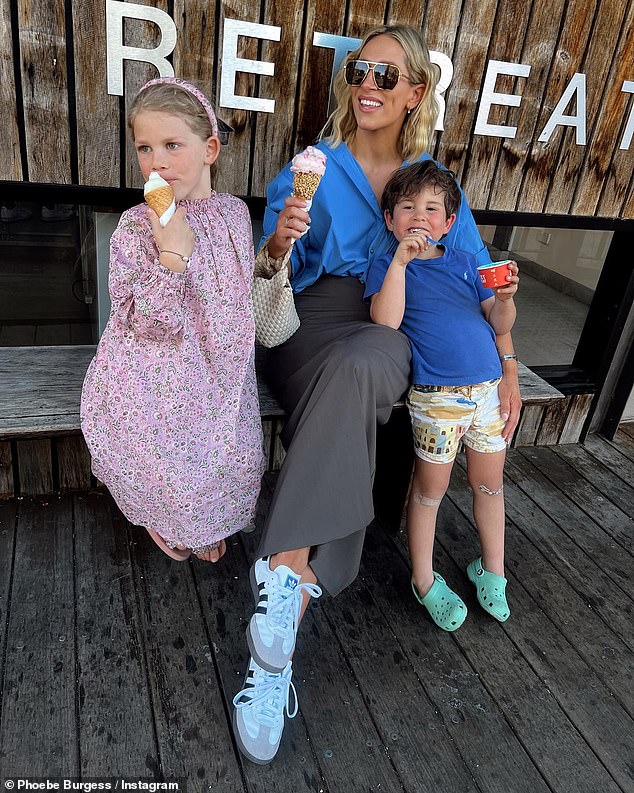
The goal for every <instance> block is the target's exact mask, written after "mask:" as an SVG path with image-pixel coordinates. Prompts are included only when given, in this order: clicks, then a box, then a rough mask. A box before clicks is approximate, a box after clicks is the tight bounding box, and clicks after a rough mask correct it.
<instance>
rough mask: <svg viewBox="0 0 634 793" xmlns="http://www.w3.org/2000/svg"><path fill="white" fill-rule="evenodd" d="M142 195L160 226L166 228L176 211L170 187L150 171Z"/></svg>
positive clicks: (154, 172)
mask: <svg viewBox="0 0 634 793" xmlns="http://www.w3.org/2000/svg"><path fill="white" fill-rule="evenodd" d="M143 195H144V197H145V201H146V203H147V205H148V206H149V207H151V208H152V209H153V210H154V211H155V212H156V214H157V215H158V217H159V223H160V224H161V226H166V225H167V222H168V220H169V219H170V218H171V217H172V215H173V214H174V212H175V211H176V202H175V201H174V191H173V190H172V186H171V185H170V184H168V183H167V182H166V181H165V179H163V177H162V176H159V174H158V173H156V171H152V173H151V174H150V178H149V179H148V180H147V182H146V183H145V187H144V188H143Z"/></svg>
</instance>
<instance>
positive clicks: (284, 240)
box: [268, 196, 310, 259]
mask: <svg viewBox="0 0 634 793" xmlns="http://www.w3.org/2000/svg"><path fill="white" fill-rule="evenodd" d="M306 206H307V204H306V201H305V200H304V199H303V198H299V196H289V197H288V198H287V199H286V201H285V202H284V209H283V210H282V211H281V212H280V214H279V216H278V218H277V225H276V226H275V232H274V234H273V236H272V237H270V239H269V241H268V251H269V256H270V257H271V259H279V258H280V256H283V255H284V254H285V253H286V251H287V250H288V249H289V248H290V247H291V245H292V244H293V243H294V242H295V240H298V239H299V238H300V237H301V236H302V234H303V233H304V232H305V231H306V229H307V228H308V226H309V225H310V215H309V214H308V211H307V210H306Z"/></svg>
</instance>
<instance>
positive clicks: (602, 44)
mask: <svg viewBox="0 0 634 793" xmlns="http://www.w3.org/2000/svg"><path fill="white" fill-rule="evenodd" d="M135 2H136V4H137V5H151V6H154V7H156V8H159V9H161V10H162V11H164V12H166V13H168V14H169V15H170V16H171V17H172V19H173V20H174V22H175V24H176V28H177V31H178V38H177V44H176V49H175V51H174V53H173V55H172V56H171V57H172V62H173V65H174V68H175V71H176V73H177V74H178V75H180V76H184V77H186V78H188V79H193V80H196V81H198V82H199V83H200V84H201V85H202V86H203V87H204V88H205V89H206V90H207V92H208V93H210V94H211V95H212V96H213V97H214V98H215V99H216V100H217V98H218V93H219V87H218V86H219V80H218V75H219V68H220V64H221V60H222V51H221V50H222V47H221V44H222V36H223V31H224V24H225V20H226V19H228V18H231V19H239V20H243V21H247V22H257V23H264V24H270V25H278V26H280V27H281V28H282V32H281V40H280V41H279V42H272V41H264V40H258V39H255V38H246V37H240V38H239V44H238V47H239V51H238V56H239V57H242V58H254V59H258V60H268V61H272V62H274V63H275V75H274V77H266V76H262V77H256V76H255V75H253V74H247V73H238V77H237V85H236V93H238V94H242V95H252V96H253V95H258V96H261V97H266V98H270V99H274V100H275V102H276V112H275V114H267V113H253V112H248V111H243V110H232V109H228V108H221V109H220V111H219V115H220V116H221V118H223V120H224V121H226V122H227V123H228V124H229V125H230V126H231V127H232V128H233V129H234V132H233V134H232V135H231V139H230V145H229V147H227V148H225V149H224V150H223V152H222V156H221V160H220V163H219V176H218V188H219V189H222V190H227V191H230V192H234V193H238V194H242V195H255V196H261V195H264V191H265V188H266V184H267V183H268V182H269V181H270V179H271V178H272V177H273V176H274V175H275V174H276V173H277V171H278V170H279V169H280V168H281V167H282V166H283V165H284V164H285V163H286V162H287V160H288V159H289V158H290V157H291V156H292V154H293V153H294V152H295V151H297V150H298V149H299V148H302V147H304V146H306V145H308V144H309V143H311V142H313V141H314V139H315V136H316V134H317V132H318V131H319V129H320V128H321V127H322V125H323V123H324V121H325V118H326V111H327V106H328V89H329V84H330V74H331V67H332V60H333V51H332V50H330V49H326V48H323V47H316V46H314V45H313V43H312V41H313V34H314V33H315V32H317V31H318V32H323V33H332V34H336V35H344V36H353V37H361V36H362V35H363V34H364V33H365V32H366V31H367V30H368V29H369V28H371V27H373V26H375V25H378V24H381V23H383V22H384V21H388V22H408V23H411V24H414V25H419V26H422V27H423V28H424V29H425V31H426V34H427V39H428V42H429V46H430V48H431V49H434V50H438V51H440V52H443V53H444V54H446V55H447V56H448V57H449V58H450V59H451V60H452V62H453V66H454V78H453V81H452V84H451V85H450V87H449V88H448V90H447V91H446V93H445V100H446V114H445V129H444V132H442V133H439V134H438V135H437V140H436V143H435V146H434V152H433V153H434V154H435V156H436V157H437V158H438V159H439V160H440V161H441V162H443V163H444V164H445V165H447V166H448V167H450V168H452V169H453V170H455V171H456V172H457V173H458V175H459V177H460V179H461V181H462V184H463V187H464V189H465V191H466V193H467V196H468V197H469V200H470V203H471V205H472V206H473V207H474V208H475V209H495V210H501V211H511V212H512V211H527V212H548V213H554V214H561V215H565V214H573V215H587V216H592V215H595V216H601V217H627V218H631V217H634V180H633V179H632V171H633V165H634V157H633V156H632V151H631V150H630V151H625V150H621V149H619V144H620V141H621V139H622V137H623V134H624V131H625V124H626V121H627V118H628V116H629V113H630V112H631V108H632V103H633V102H634V98H633V96H632V94H629V93H625V92H623V91H622V90H621V87H622V84H623V81H624V80H633V79H634V73H633V72H632V63H633V62H634V0H533V2H526V0H428V1H427V2H424V1H423V2H421V0H349V2H348V3H335V4H333V3H331V2H330V0H308V1H307V2H304V1H303V0H278V2H273V0H257V2H254V0H215V2H214V0H135ZM159 35H160V34H159V29H158V27H157V26H156V25H154V24H153V23H150V22H143V21H141V20H136V19H126V21H125V37H124V38H125V43H126V44H127V45H130V46H139V47H145V48H150V47H154V46H156V44H157V43H158V39H159ZM0 48H1V51H2V53H3V57H2V58H1V59H0V111H1V112H2V117H3V133H4V140H5V148H4V151H5V156H4V157H3V158H2V159H1V160H0V181H33V182H53V183H57V184H67V183H75V184H80V185H91V186H92V185H96V186H139V185H140V175H139V173H138V169H137V167H136V158H135V156H134V152H133V150H132V147H131V145H130V143H129V142H128V138H127V134H126V130H125V128H124V126H125V125H124V122H123V118H124V113H125V109H126V107H127V106H128V105H129V103H130V101H131V98H132V97H133V95H134V93H135V92H136V90H137V89H138V87H139V86H140V85H141V84H142V83H143V82H144V81H145V80H146V79H149V78H151V77H154V76H156V70H155V68H154V67H153V66H151V65H149V64H143V63H133V62H126V65H125V83H126V95H125V97H123V98H119V97H114V96H108V94H107V89H106V3H105V0H101V1H100V2H98V3H85V2H81V0H14V2H12V1H11V0H0ZM494 59H495V60H502V61H508V62H512V63H524V64H530V66H531V72H530V75H529V77H528V78H514V77H510V76H503V75H501V76H500V77H499V78H498V81H497V83H496V91H498V92H502V93H504V92H507V93H515V94H518V95H521V97H522V102H521V105H520V107H505V106H499V105H497V106H496V105H493V106H492V108H491V110H490V114H489V122H490V123H497V124H507V125H511V126H516V127H517V134H516V137H515V138H499V137H490V136H481V135H474V134H473V131H474V127H475V120H476V115H477V110H478V104H479V101H480V99H481V91H482V84H483V80H484V75H485V72H486V67H487V63H488V62H489V61H490V60H494ZM579 71H580V72H583V73H584V74H585V75H586V80H587V135H588V139H587V145H585V146H581V145H577V144H576V142H575V131H574V129H572V128H570V127H561V126H560V127H558V128H557V129H556V131H555V133H554V134H553V136H552V137H551V139H550V141H548V142H545V143H539V142H538V137H539V134H540V132H541V130H542V129H543V128H544V126H545V124H546V121H547V120H548V118H549V117H550V115H551V113H552V112H553V109H554V108H555V106H556V105H557V102H558V101H559V99H560V97H561V95H562V93H563V91H564V89H565V87H566V86H567V85H568V83H569V82H570V79H571V78H572V76H573V75H574V73H575V72H579ZM573 110H574V107H572V108H568V109H567V110H566V112H568V113H571V112H573Z"/></svg>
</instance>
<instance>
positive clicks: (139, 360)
mask: <svg viewBox="0 0 634 793" xmlns="http://www.w3.org/2000/svg"><path fill="white" fill-rule="evenodd" d="M179 205H180V206H184V207H185V209H186V211H187V219H188V222H189V224H190V226H191V227H192V229H193V231H194V233H195V235H196V244H195V247H194V252H193V254H192V258H191V262H190V265H189V267H188V269H187V270H186V271H185V272H184V273H175V272H172V271H171V270H168V269H166V268H165V267H163V266H162V265H161V264H160V263H159V260H158V249H157V247H156V243H155V242H154V238H153V236H152V230H151V225H150V221H149V219H148V218H147V217H146V206H145V205H144V204H143V205H140V206H136V207H133V208H132V209H130V210H128V211H127V212H125V213H124V214H123V215H122V216H121V220H120V222H119V225H118V226H117V229H116V231H115V232H114V234H113V236H112V240H111V252H110V279H109V287H110V297H111V301H112V308H111V312H110V318H109V320H108V324H107V326H106V329H105V330H104V333H103V336H102V338H101V341H100V343H99V346H98V348H97V354H96V355H95V358H94V359H93V361H92V363H91V364H90V367H89V369H88V372H87V374H86V379H85V381H84V387H83V392H82V401H81V426H82V430H83V433H84V436H85V438H86V442H87V444H88V448H89V449H90V453H91V455H92V469H93V472H94V474H95V476H96V477H97V478H98V479H100V480H101V481H102V482H104V484H106V485H107V487H108V489H109V490H110V492H111V493H112V495H113V497H114V499H115V501H116V502H117V504H118V505H119V507H120V508H121V510H122V512H123V513H124V514H125V516H126V517H127V518H128V520H130V521H131V522H132V523H135V524H139V525H142V526H145V527H147V528H149V529H153V530H154V531H156V532H158V533H159V534H160V535H161V536H162V537H163V539H164V540H165V541H166V543H167V544H168V545H169V546H170V547H174V546H176V545H183V546H185V547H187V548H192V549H193V550H194V551H195V550H200V549H204V548H205V547H206V546H208V545H210V544H212V543H214V542H216V541H218V540H220V539H222V538H223V537H227V536H228V535H230V534H233V533H234V532H236V531H239V530H240V529H242V528H244V527H245V526H247V525H248V524H249V523H251V522H252V520H253V516H254V512H255V504H256V500H257V497H258V492H259V488H260V478H261V475H262V472H263V453H262V429H261V423H260V411H259V406H258V396H257V386H256V380H255V368H254V332H255V331H254V328H255V326H254V320H253V310H252V304H251V284H252V279H253V238H252V232H251V222H250V218H249V214H248V210H247V208H246V206H245V204H244V203H243V202H242V201H240V200H239V199H237V198H235V197H233V196H231V195H227V194H222V193H215V192H213V193H212V195H211V198H206V199H197V200H194V201H181V202H179Z"/></svg>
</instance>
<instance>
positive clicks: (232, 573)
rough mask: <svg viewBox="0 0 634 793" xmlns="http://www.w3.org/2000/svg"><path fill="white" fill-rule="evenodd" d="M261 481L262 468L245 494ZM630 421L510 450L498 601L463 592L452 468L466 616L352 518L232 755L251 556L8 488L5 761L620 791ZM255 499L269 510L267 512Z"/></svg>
mask: <svg viewBox="0 0 634 793" xmlns="http://www.w3.org/2000/svg"><path fill="white" fill-rule="evenodd" d="M271 485H272V481H271V480H268V481H267V482H266V484H265V488H264V491H263V495H262V498H261V514H263V512H264V510H266V506H267V503H268V499H269V498H270V489H271ZM633 485H634V432H632V431H631V430H629V429H624V430H620V431H619V434H618V436H617V438H616V439H615V441H614V442H613V443H608V442H606V441H604V440H602V439H600V438H597V437H592V438H590V439H589V440H588V442H587V444H586V445H585V446H584V447H582V446H559V447H554V448H544V447H542V448H528V449H522V450H514V451H513V452H511V454H510V456H509V462H508V465H507V481H506V488H505V492H506V499H507V509H508V534H507V548H508V551H507V561H508V577H509V602H510V604H511V608H512V611H513V614H512V617H511V619H510V620H509V622H508V623H506V624H505V625H499V624H497V623H496V622H495V621H493V620H492V619H491V618H489V617H487V616H486V615H485V614H484V613H483V612H482V611H481V610H480V609H479V608H478V606H477V604H476V602H475V598H474V596H473V593H472V592H471V589H470V586H469V585H468V582H467V581H466V578H465V576H464V575H463V573H462V570H463V568H464V566H465V564H466V563H467V562H468V561H469V560H470V559H471V558H472V557H473V556H474V555H475V553H476V541H475V536H474V530H473V528H472V526H471V524H470V521H469V518H468V515H469V500H470V499H469V496H468V494H467V491H466V485H465V477H464V472H463V471H462V469H461V468H457V469H456V470H455V473H454V480H453V484H452V489H451V493H450V498H449V499H446V500H445V502H444V504H443V507H442V510H441V516H440V524H439V542H438V548H437V567H438V569H439V570H441V571H442V572H443V574H444V575H445V576H446V577H447V578H448V579H449V581H450V582H451V583H453V584H454V585H455V587H456V588H457V590H458V591H459V592H460V593H461V594H463V595H464V597H465V600H466V602H467V604H468V606H469V609H470V614H469V617H468V619H467V622H466V623H465V625H464V626H463V627H462V628H461V629H460V630H459V631H458V632H457V633H456V634H454V635H450V634H446V633H443V632H441V631H440V630H438V629H436V628H435V627H434V626H433V624H432V623H431V621H430V620H429V619H428V618H427V617H426V616H425V615H424V613H423V611H422V610H421V608H420V606H418V605H417V604H416V602H415V601H414V599H413V597H412V596H411V593H410V591H409V578H408V567H407V560H406V553H405V550H404V546H403V537H397V538H393V537H389V536H387V535H385V534H384V533H382V532H381V531H380V530H376V529H374V530H371V531H370V532H369V535H368V540H367V546H366V552H365V554H364V559H363V565H362V570H361V575H360V577H359V579H358V580H357V581H356V583H355V584H354V585H353V586H351V587H350V588H349V590H347V591H346V592H345V593H344V594H343V595H341V596H340V597H338V598H336V599H331V600H325V599H324V601H323V602H321V603H318V604H317V603H316V604H314V605H313V606H311V608H310V609H309V612H308V614H307V618H306V620H305V623H304V624H303V626H302V631H301V640H300V643H299V649H298V651H297V653H296V658H295V676H294V682H295V684H296V686H297V690H298V694H299V702H300V712H299V714H298V715H297V717H296V718H295V719H294V720H293V721H287V726H286V730H285V735H284V739H283V743H282V747H281V749H280V752H279V754H278V757H277V758H276V760H275V761H274V763H273V764H272V765H271V766H268V767H258V766H255V765H252V764H251V763H249V762H245V761H243V760H242V759H241V757H240V756H239V755H238V754H237V752H236V749H235V745H234V743H233V739H232V733H231V729H230V718H231V708H230V705H229V704H228V703H229V702H230V699H231V697H232V696H233V695H234V694H235V693H236V691H237V690H238V689H239V688H240V686H241V681H242V674H243V670H244V667H245V665H246V661H247V656H246V652H245V650H246V644H245V641H244V629H245V626H246V620H247V619H248V617H249V616H250V613H251V608H252V606H251V602H252V601H251V594H250V589H249V585H248V579H247V569H248V562H247V560H248V559H250V558H252V555H253V552H254V549H255V543H256V540H257V536H256V533H254V534H251V535H241V536H240V537H239V538H238V539H234V540H232V542H231V547H230V552H229V553H227V556H226V557H225V559H224V560H223V562H222V563H221V564H220V565H218V566H217V567H214V566H212V565H208V564H204V563H201V562H198V561H194V562H192V563H185V564H178V563H175V562H171V561H169V560H168V559H167V558H166V557H164V556H162V555H161V553H160V551H158V549H157V548H156V547H155V546H154V545H153V544H152V542H151V541H150V540H149V539H148V537H147V536H146V535H145V533H144V532H143V531H142V530H141V529H138V528H135V527H130V526H128V525H127V524H126V522H125V521H124V520H123V519H122V518H121V516H120V514H119V513H118V512H117V510H116V508H114V507H113V505H112V502H111V501H110V499H109V497H108V496H106V495H103V494H100V493H93V494H88V495H77V496H73V497H70V496H69V497H64V498H60V499H55V500H49V501H47V502H43V501H41V500H40V501H36V500H35V501H29V500H22V501H13V502H8V503H4V504H3V505H2V506H1V507H0V520H1V525H0V686H1V695H2V698H1V712H0V779H1V778H3V777H5V778H6V777H16V776H26V775H28V776H30V777H59V776H76V777H82V778H83V779H89V778H93V777H101V776H110V775H123V776H127V777H133V778H139V777H152V778H155V779H164V780H170V779H173V778H186V779H187V780H188V790H189V791H190V792H191V791H227V793H238V792H240V791H253V792H254V793H256V792H257V793H264V792H266V793H268V792H269V791H283V793H302V792H303V791H315V793H327V792H330V793H335V792H336V793H339V792H342V793H343V791H346V793H347V792H348V791H350V792H351V793H362V792H363V793H365V791H380V792H381V793H397V792H399V791H408V793H424V792H426V791H429V793H463V792H466V791H480V792H481V793H485V791H486V792H487V793H523V791H526V792H527V793H528V792H529V791H530V793H548V791H552V792H555V793H585V792H586V791H587V793H599V792H600V793H618V791H622V793H631V791H632V790H633V789H634V787H633V786H634V782H633V779H634V729H633V727H634V724H633V717H634V685H633V684H632V672H633V668H634V666H633V658H634V629H633V625H634V620H633V615H634V604H633V600H632V580H633V576H632V569H633V546H634V543H633V535H634V532H633V526H634V521H633V518H634V487H633ZM260 517H261V516H260Z"/></svg>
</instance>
